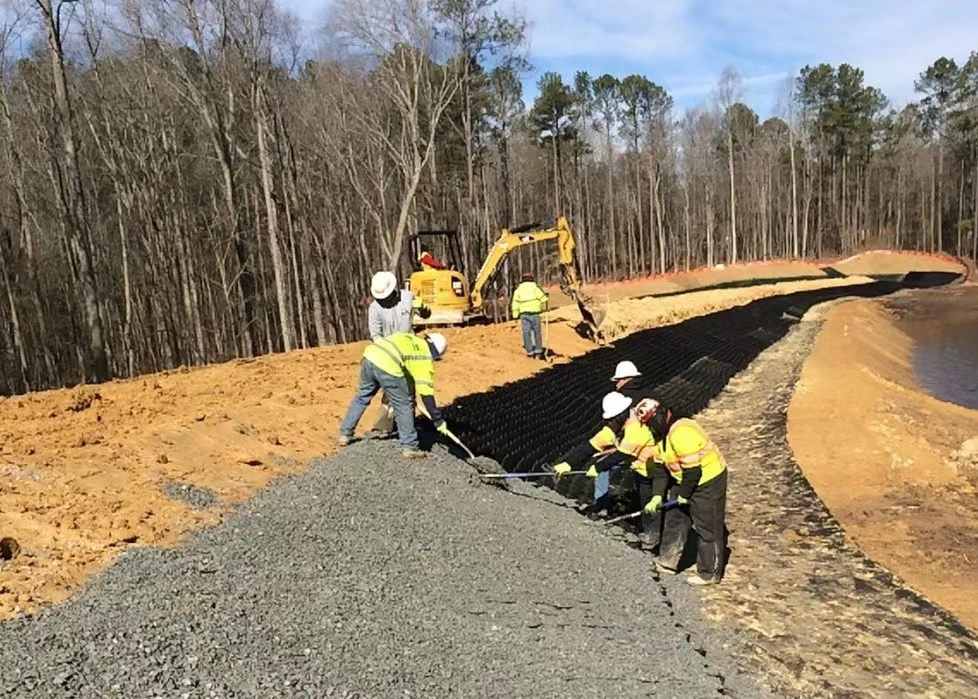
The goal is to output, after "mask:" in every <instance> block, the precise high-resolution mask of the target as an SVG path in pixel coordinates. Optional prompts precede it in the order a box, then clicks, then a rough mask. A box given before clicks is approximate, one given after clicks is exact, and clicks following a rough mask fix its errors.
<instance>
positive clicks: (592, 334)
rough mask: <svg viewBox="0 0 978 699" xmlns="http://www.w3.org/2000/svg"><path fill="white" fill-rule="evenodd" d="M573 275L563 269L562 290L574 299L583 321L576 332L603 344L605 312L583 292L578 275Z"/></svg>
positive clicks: (576, 328)
mask: <svg viewBox="0 0 978 699" xmlns="http://www.w3.org/2000/svg"><path fill="white" fill-rule="evenodd" d="M572 274H573V272H571V271H569V270H568V269H566V268H565V267H561V277H560V290H561V291H563V292H564V293H565V294H567V296H569V297H570V298H572V299H574V302H575V303H576V304H577V308H578V310H579V311H580V312H581V318H582V319H583V320H582V322H581V323H579V324H578V325H577V326H576V327H575V330H576V331H577V334H578V335H580V336H581V337H584V338H586V339H588V340H590V341H591V342H596V343H598V344H601V343H602V342H603V341H604V335H603V334H602V332H601V330H600V328H601V323H602V322H604V318H605V315H606V314H605V311H604V309H603V308H601V307H600V306H599V305H598V304H597V303H595V302H594V299H592V298H591V297H590V296H588V295H587V294H585V293H584V292H583V291H581V287H580V283H578V282H577V281H576V280H577V277H576V275H574V276H572Z"/></svg>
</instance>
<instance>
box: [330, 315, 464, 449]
mask: <svg viewBox="0 0 978 699" xmlns="http://www.w3.org/2000/svg"><path fill="white" fill-rule="evenodd" d="M446 349H448V341H447V340H446V339H445V336H444V335H442V334H441V333H431V334H430V335H427V336H419V335H415V334H414V333H394V334H393V335H388V336H387V337H379V338H376V339H375V340H374V341H373V342H372V343H370V344H369V345H367V348H366V349H365V350H364V351H363V358H362V359H361V360H360V385H359V388H358V389H357V394H356V396H354V398H353V401H352V402H351V403H350V407H349V409H348V410H347V412H346V417H344V418H343V422H342V424H341V425H340V438H339V443H340V446H346V445H347V444H350V443H351V442H353V441H354V433H355V431H356V428H357V423H358V422H359V421H360V418H361V417H363V413H364V412H365V411H366V409H367V406H369V405H370V401H371V399H372V398H373V397H374V396H375V395H377V392H378V391H380V389H384V393H385V394H386V395H387V398H388V400H389V401H390V404H391V407H392V408H393V409H394V422H395V424H396V425H397V435H398V438H399V439H400V442H401V448H402V453H403V455H404V456H406V457H408V458H424V457H425V456H426V454H425V452H423V451H421V450H420V449H419V448H418V432H417V430H416V429H415V426H414V401H415V392H417V395H419V396H421V402H422V403H423V404H424V406H425V410H426V411H427V412H428V416H429V417H430V418H431V421H432V422H433V423H434V425H435V428H436V429H437V430H438V431H439V432H441V433H443V434H448V426H447V425H446V424H445V421H444V419H442V415H441V410H439V408H438V404H437V403H436V402H435V362H436V361H438V360H440V359H441V358H442V357H443V356H444V355H445V350H446Z"/></svg>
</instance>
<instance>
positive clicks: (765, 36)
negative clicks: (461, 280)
mask: <svg viewBox="0 0 978 699" xmlns="http://www.w3.org/2000/svg"><path fill="white" fill-rule="evenodd" d="M281 2H282V3H283V4H284V5H285V6H288V7H290V8H291V9H293V10H294V11H296V12H297V13H298V14H299V15H300V16H302V17H304V18H305V19H307V20H310V21H313V22H314V21H315V20H316V19H318V18H321V17H323V16H324V12H325V8H326V7H327V5H328V3H329V0H281ZM500 6H501V7H507V6H508V7H512V8H514V9H516V10H517V11H518V12H520V13H521V14H523V15H524V16H525V17H526V18H527V19H528V21H529V23H530V58H531V61H532V62H533V64H534V65H535V66H536V72H537V74H539V73H540V72H542V71H544V70H555V71H557V72H560V73H562V74H563V75H565V77H567V78H568V79H570V78H572V77H573V74H574V72H575V71H577V70H586V71H588V72H589V73H591V74H592V75H599V74H601V73H603V72H610V73H612V74H615V75H619V76H623V75H626V74H628V73H642V74H644V75H646V76H648V77H649V78H650V79H652V80H655V81H656V82H658V83H660V84H661V85H663V86H664V87H666V88H667V89H668V90H669V91H670V93H671V94H672V95H673V96H674V97H675V98H676V101H677V104H679V105H683V104H689V103H692V102H696V101H698V100H702V99H705V98H708V97H709V95H710V93H711V91H712V90H713V89H714V86H715V84H716V81H717V79H718V78H719V75H720V72H721V71H722V70H723V68H724V67H725V66H727V65H732V66H734V67H735V68H736V69H737V70H738V71H739V72H740V73H741V75H742V76H743V77H744V83H743V86H744V93H745V94H744V97H745V99H747V100H749V101H750V102H751V103H752V104H753V105H754V106H755V108H757V109H759V110H760V111H762V112H767V111H770V109H771V108H772V107H773V102H774V100H775V99H776V98H777V96H778V94H779V93H780V92H781V91H782V90H783V80H784V78H785V77H786V76H788V75H789V74H795V73H797V71H798V70H799V69H800V68H801V67H802V66H804V65H805V64H809V63H821V62H827V63H832V64H834V65H837V64H839V63H843V62H848V63H852V64H853V65H855V66H858V67H859V68H862V69H863V70H864V71H865V72H866V79H867V81H868V82H869V83H871V84H873V85H875V86H876V87H879V88H880V89H882V90H884V91H885V92H886V93H887V95H888V96H889V97H890V98H891V99H893V100H894V101H897V102H903V101H907V100H910V99H913V98H914V93H913V83H914V80H915V79H916V78H917V76H918V75H919V73H920V72H921V71H923V70H924V69H926V67H927V66H928V65H930V64H931V63H932V62H933V61H934V60H935V59H937V58H939V57H940V56H942V55H947V56H950V57H954V58H957V59H958V60H963V59H965V58H966V57H967V55H968V53H969V52H970V51H973V50H978V31H976V27H978V3H968V2H962V0H927V2H920V1H919V0H915V1H913V2H911V1H910V0H820V1H819V2H812V0H500ZM529 82H530V83H531V84H532V82H533V81H532V79H531V80H530V81H529Z"/></svg>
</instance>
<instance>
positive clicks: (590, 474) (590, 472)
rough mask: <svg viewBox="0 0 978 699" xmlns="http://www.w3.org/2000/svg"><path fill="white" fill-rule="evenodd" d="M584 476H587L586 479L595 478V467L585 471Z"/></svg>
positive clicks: (596, 470)
mask: <svg viewBox="0 0 978 699" xmlns="http://www.w3.org/2000/svg"><path fill="white" fill-rule="evenodd" d="M584 475H585V476H587V477H588V478H597V477H598V469H597V467H595V466H591V468H589V469H588V470H587V473H585V474H584Z"/></svg>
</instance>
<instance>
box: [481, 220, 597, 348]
mask: <svg viewBox="0 0 978 699" xmlns="http://www.w3.org/2000/svg"><path fill="white" fill-rule="evenodd" d="M548 240H556V241H557V264H558V265H559V267H560V278H561V279H560V288H561V291H563V292H564V293H565V294H567V295H568V296H569V297H570V298H572V299H574V301H575V302H576V303H577V307H578V308H579V309H580V311H581V316H582V318H583V319H584V324H585V326H586V327H587V330H588V334H589V335H590V336H591V339H593V340H595V341H599V340H600V339H602V336H601V332H600V330H598V327H599V326H600V325H601V322H602V321H603V320H604V313H603V312H602V311H600V310H599V309H597V308H596V307H595V304H594V302H593V301H592V299H591V298H590V297H588V296H587V295H585V294H584V292H583V291H582V289H581V286H582V285H581V275H580V270H579V269H578V266H577V256H576V253H575V248H576V246H577V244H576V242H575V241H574V233H573V231H572V230H571V227H570V224H569V223H568V222H567V219H566V218H565V217H564V216H561V217H559V218H558V219H557V221H556V223H554V224H553V225H546V226H545V225H541V224H538V223H531V224H527V225H524V226H519V227H518V228H513V229H512V230H510V229H506V228H504V229H503V231H502V233H500V235H499V238H497V239H496V242H495V244H493V246H492V249H491V250H489V254H488V255H487V256H486V259H485V262H483V263H482V267H481V268H480V269H479V274H478V275H477V276H476V278H475V281H474V282H473V284H472V291H471V294H470V298H471V301H472V309H473V310H474V311H478V310H481V309H482V306H483V303H484V298H483V295H482V292H483V289H484V288H485V287H486V285H487V284H488V283H489V282H490V281H491V280H492V279H493V277H494V276H495V275H496V273H497V272H498V271H499V268H500V267H501V266H502V263H503V261H504V260H505V259H506V256H507V255H509V253H511V252H512V251H513V250H515V249H516V248H519V247H522V246H524V245H529V244H531V243H541V242H544V241H548Z"/></svg>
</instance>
